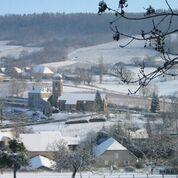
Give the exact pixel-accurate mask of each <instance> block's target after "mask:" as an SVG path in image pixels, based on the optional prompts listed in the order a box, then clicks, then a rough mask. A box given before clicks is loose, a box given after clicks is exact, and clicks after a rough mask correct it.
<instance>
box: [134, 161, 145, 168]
mask: <svg viewBox="0 0 178 178" xmlns="http://www.w3.org/2000/svg"><path fill="white" fill-rule="evenodd" d="M135 168H136V169H142V168H144V165H143V163H141V162H137V163H135Z"/></svg>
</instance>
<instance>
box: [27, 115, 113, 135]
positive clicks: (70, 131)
mask: <svg viewBox="0 0 178 178" xmlns="http://www.w3.org/2000/svg"><path fill="white" fill-rule="evenodd" d="M81 119H82V118H81ZM85 119H87V118H85ZM114 124H115V122H109V121H108V122H95V123H82V124H70V125H66V124H64V123H61V122H60V123H59V122H58V123H49V124H41V125H34V126H30V128H32V129H33V131H35V132H40V131H60V132H61V134H62V136H80V137H85V136H87V134H88V133H90V132H98V131H99V130H101V129H102V128H103V127H104V126H107V127H109V126H112V125H114Z"/></svg>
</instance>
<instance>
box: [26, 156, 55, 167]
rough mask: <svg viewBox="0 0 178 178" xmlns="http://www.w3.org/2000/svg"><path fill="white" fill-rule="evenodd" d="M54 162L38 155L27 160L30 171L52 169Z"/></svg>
mask: <svg viewBox="0 0 178 178" xmlns="http://www.w3.org/2000/svg"><path fill="white" fill-rule="evenodd" d="M54 165H55V162H54V161H53V160H50V159H48V158H46V157H44V156H41V155H38V156H35V157H33V158H31V159H30V160H29V167H30V169H40V168H43V167H45V168H48V169H54Z"/></svg>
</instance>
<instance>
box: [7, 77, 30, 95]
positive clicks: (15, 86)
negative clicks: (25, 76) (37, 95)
mask: <svg viewBox="0 0 178 178" xmlns="http://www.w3.org/2000/svg"><path fill="white" fill-rule="evenodd" d="M26 86H27V85H26V83H25V82H24V81H22V80H21V81H19V80H15V79H13V80H11V82H10V86H9V88H10V91H9V94H10V95H12V96H17V97H20V96H21V95H22V93H23V92H24V91H25V89H26Z"/></svg>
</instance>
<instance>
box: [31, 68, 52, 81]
mask: <svg viewBox="0 0 178 178" xmlns="http://www.w3.org/2000/svg"><path fill="white" fill-rule="evenodd" d="M32 75H33V76H34V77H36V78H39V79H41V78H50V77H52V76H53V75H54V72H53V71H52V70H51V69H49V68H48V67H46V66H43V65H37V66H34V67H33V68H32Z"/></svg>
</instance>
